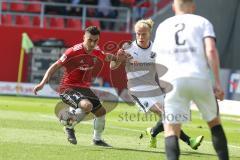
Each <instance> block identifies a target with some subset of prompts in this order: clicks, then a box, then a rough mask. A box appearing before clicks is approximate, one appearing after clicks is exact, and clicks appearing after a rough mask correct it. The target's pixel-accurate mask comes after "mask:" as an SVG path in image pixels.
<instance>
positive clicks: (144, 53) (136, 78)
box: [125, 41, 159, 91]
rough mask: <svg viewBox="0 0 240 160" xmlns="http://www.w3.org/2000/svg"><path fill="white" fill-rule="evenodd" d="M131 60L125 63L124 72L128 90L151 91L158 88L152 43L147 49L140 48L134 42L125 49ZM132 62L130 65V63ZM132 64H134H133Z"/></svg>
mask: <svg viewBox="0 0 240 160" xmlns="http://www.w3.org/2000/svg"><path fill="white" fill-rule="evenodd" d="M125 51H126V52H127V53H129V54H130V55H131V56H132V57H133V59H132V60H131V61H130V63H127V64H126V66H125V70H126V73H127V79H128V89H129V90H130V91H131V90H134V91H143V90H152V89H156V88H158V87H159V86H158V84H157V83H156V81H155V75H156V70H155V56H156V54H155V53H154V52H152V42H150V45H149V47H148V48H141V47H140V46H139V45H138V44H137V42H136V41H134V42H132V43H131V44H129V46H128V47H127V48H126V49H125ZM131 62H132V63H131ZM133 62H136V63H135V64H134V63H133Z"/></svg>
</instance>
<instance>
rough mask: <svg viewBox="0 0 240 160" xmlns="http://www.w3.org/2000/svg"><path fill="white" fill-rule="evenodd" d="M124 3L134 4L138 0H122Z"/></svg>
mask: <svg viewBox="0 0 240 160" xmlns="http://www.w3.org/2000/svg"><path fill="white" fill-rule="evenodd" d="M120 2H121V3H122V4H123V5H127V6H134V5H135V3H136V0H121V1H120Z"/></svg>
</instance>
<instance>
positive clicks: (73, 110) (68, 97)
mask: <svg viewBox="0 0 240 160" xmlns="http://www.w3.org/2000/svg"><path fill="white" fill-rule="evenodd" d="M99 36H100V31H99V30H98V28H97V27H95V26H90V27H88V28H86V30H85V34H84V37H83V42H82V43H80V44H77V45H75V46H73V47H71V48H69V49H67V50H66V51H65V53H64V54H63V55H62V57H61V58H60V59H59V60H58V61H56V62H55V63H54V64H53V65H51V66H50V67H49V68H48V70H47V71H46V73H45V75H44V77H43V79H42V81H41V82H40V83H39V84H37V85H36V86H35V87H34V93H35V94H37V92H38V91H39V90H41V89H42V88H43V86H44V84H46V83H47V81H49V79H50V78H51V77H52V75H53V74H54V73H56V71H58V70H59V69H60V68H62V67H63V68H64V69H65V70H64V75H63V77H62V78H61V82H60V85H59V90H58V91H59V93H60V98H61V99H62V101H63V102H64V103H65V104H67V105H69V106H70V110H69V115H64V114H63V115H61V116H60V122H61V123H62V124H64V129H65V132H66V135H67V138H68V141H69V142H70V143H72V144H77V140H76V137H75V133H74V126H75V125H76V124H77V123H79V122H80V121H81V120H83V118H84V117H85V116H86V115H87V114H88V113H90V112H92V113H93V114H94V115H95V119H94V135H93V143H94V144H95V145H99V146H105V147H108V146H110V145H108V144H107V143H106V142H104V141H103V140H102V138H101V135H102V132H103V130H104V126H105V114H106V110H105V108H104V107H103V106H102V105H101V103H100V101H99V98H98V97H97V96H96V95H95V94H94V92H93V91H92V90H91V89H90V84H91V80H92V76H93V72H94V70H93V69H94V67H95V68H99V67H96V64H97V63H99V62H100V63H102V65H103V64H104V62H108V61H111V60H113V61H116V62H117V61H124V59H125V58H126V57H125V55H124V54H120V55H122V56H118V57H115V56H114V55H112V54H105V53H103V51H101V50H100V49H99V47H98V46H97V44H98V41H99ZM100 69H101V68H100ZM71 115H76V116H75V117H76V119H75V122H74V123H73V120H72V119H71V118H70V117H71Z"/></svg>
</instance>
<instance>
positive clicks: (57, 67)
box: [33, 62, 61, 95]
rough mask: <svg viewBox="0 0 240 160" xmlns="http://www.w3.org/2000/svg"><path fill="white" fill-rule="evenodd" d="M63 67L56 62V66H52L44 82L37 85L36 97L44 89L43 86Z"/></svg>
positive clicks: (34, 90) (35, 88)
mask: <svg viewBox="0 0 240 160" xmlns="http://www.w3.org/2000/svg"><path fill="white" fill-rule="evenodd" d="M60 67H61V65H60V64H58V63H57V62H55V63H54V64H52V65H51V66H50V67H49V68H48V70H47V71H46V73H45V75H44V77H43V79H42V81H41V82H40V83H39V84H37V85H36V86H35V87H34V89H33V92H34V94H35V95H37V92H38V91H39V90H41V89H42V88H43V86H44V85H45V84H46V83H47V81H48V80H49V79H50V78H51V76H52V75H53V74H54V73H55V72H56V71H57V70H58V69H59V68H60Z"/></svg>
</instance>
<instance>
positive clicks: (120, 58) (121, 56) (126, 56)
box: [110, 49, 132, 70]
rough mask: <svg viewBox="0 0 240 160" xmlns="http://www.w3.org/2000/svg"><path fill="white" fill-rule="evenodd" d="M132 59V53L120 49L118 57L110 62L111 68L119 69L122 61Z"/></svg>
mask: <svg viewBox="0 0 240 160" xmlns="http://www.w3.org/2000/svg"><path fill="white" fill-rule="evenodd" d="M130 59H132V56H131V55H130V54H128V53H126V52H125V51H124V50H123V49H119V50H118V52H117V56H116V58H115V59H112V60H111V62H110V69H112V70H114V69H117V68H118V67H119V66H120V65H121V64H122V63H125V62H126V61H127V60H130Z"/></svg>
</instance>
